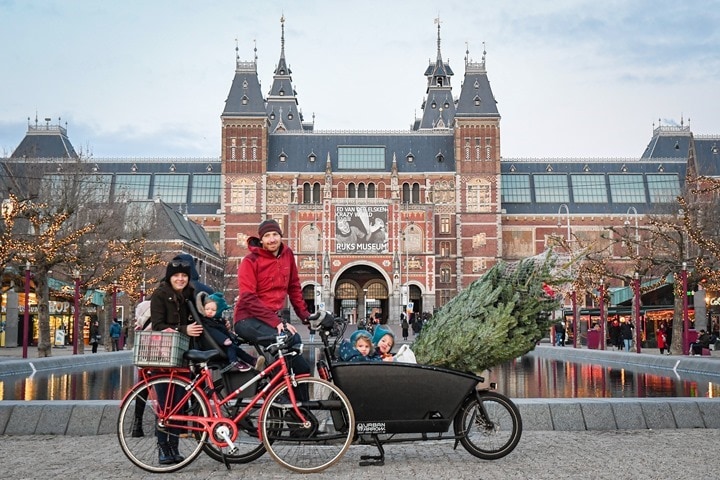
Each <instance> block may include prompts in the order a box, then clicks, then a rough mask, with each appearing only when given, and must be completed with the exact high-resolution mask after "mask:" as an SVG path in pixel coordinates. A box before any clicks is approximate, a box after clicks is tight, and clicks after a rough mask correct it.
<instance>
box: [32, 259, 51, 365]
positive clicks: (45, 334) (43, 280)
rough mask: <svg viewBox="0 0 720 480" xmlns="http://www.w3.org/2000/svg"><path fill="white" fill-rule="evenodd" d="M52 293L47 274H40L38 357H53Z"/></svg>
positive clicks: (37, 287) (37, 289) (37, 283)
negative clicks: (51, 327) (49, 306)
mask: <svg viewBox="0 0 720 480" xmlns="http://www.w3.org/2000/svg"><path fill="white" fill-rule="evenodd" d="M49 297H50V292H49V290H48V282H47V275H46V273H45V272H38V273H37V275H35V298H37V307H38V328H39V331H40V334H39V335H38V350H37V351H38V357H51V356H52V342H51V339H50V311H49V310H48V302H49V301H50V298H49Z"/></svg>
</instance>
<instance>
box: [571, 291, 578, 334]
mask: <svg viewBox="0 0 720 480" xmlns="http://www.w3.org/2000/svg"><path fill="white" fill-rule="evenodd" d="M570 300H571V302H570V305H572V322H573V348H577V339H578V330H577V327H578V324H577V323H578V322H577V292H576V291H575V289H574V288H573V291H572V292H570Z"/></svg>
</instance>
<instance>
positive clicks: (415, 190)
mask: <svg viewBox="0 0 720 480" xmlns="http://www.w3.org/2000/svg"><path fill="white" fill-rule="evenodd" d="M412 203H420V184H418V183H413V186H412Z"/></svg>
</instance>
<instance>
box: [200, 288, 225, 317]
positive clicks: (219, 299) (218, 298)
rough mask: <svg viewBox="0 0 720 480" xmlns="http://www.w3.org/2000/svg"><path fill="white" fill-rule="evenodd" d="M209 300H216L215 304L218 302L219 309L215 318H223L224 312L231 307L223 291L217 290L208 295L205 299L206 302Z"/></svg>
mask: <svg viewBox="0 0 720 480" xmlns="http://www.w3.org/2000/svg"><path fill="white" fill-rule="evenodd" d="M207 302H215V304H217V311H216V312H215V317H214V318H222V313H223V312H224V311H225V310H227V309H228V308H230V307H229V306H228V304H227V302H226V301H225V295H223V293H222V292H215V293H213V294H212V295H208V296H207V298H206V299H205V303H207Z"/></svg>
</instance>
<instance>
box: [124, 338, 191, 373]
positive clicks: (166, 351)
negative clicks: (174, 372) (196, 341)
mask: <svg viewBox="0 0 720 480" xmlns="http://www.w3.org/2000/svg"><path fill="white" fill-rule="evenodd" d="M189 347H190V337H188V336H187V335H185V334H182V333H179V332H154V331H140V332H135V345H134V348H133V363H134V364H135V365H137V366H138V367H181V366H182V365H183V354H184V353H185V352H186V351H187V350H188V348H189Z"/></svg>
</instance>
